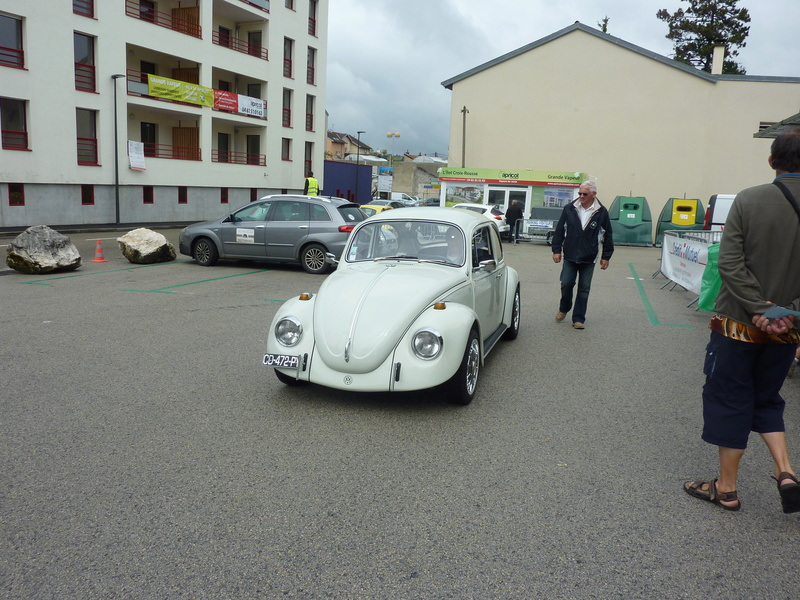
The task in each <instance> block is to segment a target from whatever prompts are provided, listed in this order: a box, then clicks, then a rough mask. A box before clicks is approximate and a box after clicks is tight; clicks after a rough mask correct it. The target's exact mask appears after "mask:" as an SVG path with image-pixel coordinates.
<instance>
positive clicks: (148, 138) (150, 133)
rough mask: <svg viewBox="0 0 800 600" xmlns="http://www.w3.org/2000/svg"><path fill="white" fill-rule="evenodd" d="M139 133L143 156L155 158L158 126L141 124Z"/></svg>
mask: <svg viewBox="0 0 800 600" xmlns="http://www.w3.org/2000/svg"><path fill="white" fill-rule="evenodd" d="M139 131H140V133H141V137H142V144H144V155H145V156H157V155H158V145H157V140H158V125H156V124H155V123H145V122H142V123H141V124H140V125H139Z"/></svg>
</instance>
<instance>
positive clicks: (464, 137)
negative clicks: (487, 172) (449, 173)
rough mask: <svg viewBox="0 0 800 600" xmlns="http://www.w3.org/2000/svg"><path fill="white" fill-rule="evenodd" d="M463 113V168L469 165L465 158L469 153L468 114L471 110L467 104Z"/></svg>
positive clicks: (462, 110)
mask: <svg viewBox="0 0 800 600" xmlns="http://www.w3.org/2000/svg"><path fill="white" fill-rule="evenodd" d="M461 114H462V115H463V116H462V119H461V121H462V124H461V168H462V169H463V168H464V167H466V166H467V165H466V163H465V160H466V154H467V114H469V111H468V110H467V107H466V106H465V107H464V108H462V109H461Z"/></svg>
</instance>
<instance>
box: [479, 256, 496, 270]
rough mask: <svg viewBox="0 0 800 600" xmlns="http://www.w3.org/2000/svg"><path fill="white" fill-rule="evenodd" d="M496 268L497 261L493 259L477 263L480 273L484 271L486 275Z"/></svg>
mask: <svg viewBox="0 0 800 600" xmlns="http://www.w3.org/2000/svg"><path fill="white" fill-rule="evenodd" d="M496 268H497V261H496V260H494V259H490V260H482V261H481V262H479V263H478V269H480V270H481V271H486V272H487V273H491V272H492V271H494V270H495V269H496Z"/></svg>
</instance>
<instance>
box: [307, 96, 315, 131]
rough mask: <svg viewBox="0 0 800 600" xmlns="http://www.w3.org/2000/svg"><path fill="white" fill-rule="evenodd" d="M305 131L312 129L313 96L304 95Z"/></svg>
mask: <svg viewBox="0 0 800 600" xmlns="http://www.w3.org/2000/svg"><path fill="white" fill-rule="evenodd" d="M306 131H314V96H310V95H308V96H306Z"/></svg>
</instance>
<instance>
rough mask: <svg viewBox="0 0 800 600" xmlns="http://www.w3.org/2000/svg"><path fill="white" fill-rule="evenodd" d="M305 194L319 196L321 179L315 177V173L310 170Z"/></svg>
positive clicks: (304, 189) (304, 190)
mask: <svg viewBox="0 0 800 600" xmlns="http://www.w3.org/2000/svg"><path fill="white" fill-rule="evenodd" d="M303 195H304V196H319V181H317V180H316V179H314V173H313V172H311V171H309V172H308V177H306V184H305V187H304V188H303Z"/></svg>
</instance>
